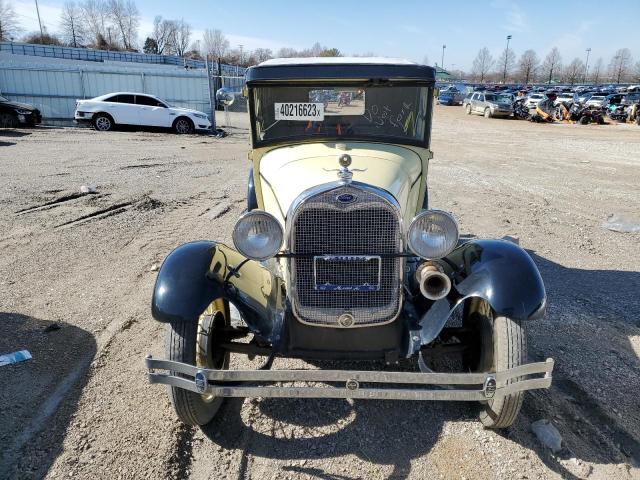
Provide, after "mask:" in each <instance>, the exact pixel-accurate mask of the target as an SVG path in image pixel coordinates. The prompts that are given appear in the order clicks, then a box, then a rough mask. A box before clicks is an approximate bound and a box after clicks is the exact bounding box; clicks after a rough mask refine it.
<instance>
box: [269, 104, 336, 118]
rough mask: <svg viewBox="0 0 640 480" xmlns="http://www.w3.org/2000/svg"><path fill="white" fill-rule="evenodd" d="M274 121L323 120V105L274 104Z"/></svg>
mask: <svg viewBox="0 0 640 480" xmlns="http://www.w3.org/2000/svg"><path fill="white" fill-rule="evenodd" d="M274 109H275V119H276V120H301V121H309V120H315V121H318V120H320V121H321V120H324V104H322V103H298V102H291V103H275V104H274Z"/></svg>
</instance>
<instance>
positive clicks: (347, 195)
mask: <svg viewBox="0 0 640 480" xmlns="http://www.w3.org/2000/svg"><path fill="white" fill-rule="evenodd" d="M339 197H340V198H341V199H346V200H347V201H340V200H338V198H339ZM286 238H287V242H288V251H289V252H290V253H291V254H292V257H290V259H289V268H288V271H289V282H288V283H289V291H290V293H291V304H292V307H293V313H294V314H295V316H296V318H297V319H298V320H299V321H300V322H302V323H305V324H308V325H314V326H320V327H332V328H354V327H369V326H375V325H383V324H386V323H389V322H392V321H393V320H395V319H396V318H397V317H398V315H399V313H400V310H401V308H402V278H403V264H404V260H403V258H402V257H401V256H394V254H399V253H402V251H403V248H404V245H403V230H402V215H401V211H400V207H399V205H398V203H397V201H396V200H395V199H394V198H393V196H391V195H390V194H389V193H387V192H385V191H384V190H381V189H377V188H375V187H372V186H370V185H366V184H362V183H359V182H335V183H332V184H325V185H320V186H317V187H314V188H312V189H309V190H307V191H305V192H303V193H302V194H301V195H300V196H299V197H298V198H297V199H296V200H295V201H294V202H293V204H292V205H291V208H290V209H289V213H288V215H287V233H286ZM321 256H329V257H331V258H330V260H331V261H335V262H336V263H335V264H334V265H335V270H336V272H334V273H331V272H327V270H328V269H325V272H324V274H325V275H328V277H331V280H340V277H344V278H343V280H344V283H346V284H349V283H352V284H353V283H355V284H358V283H359V284H362V285H369V287H368V289H366V291H363V290H362V289H359V288H358V287H356V286H351V287H343V288H340V287H337V289H334V290H331V289H330V290H322V289H318V288H317V283H316V282H317V281H319V279H318V278H317V277H316V275H318V272H317V270H316V268H317V260H318V257H321ZM343 257H344V259H345V262H342V263H340V259H341V258H343ZM349 257H363V258H364V257H366V259H365V260H363V259H362V258H349ZM373 258H377V259H379V264H377V265H375V264H374V265H370V266H369V268H364V265H363V264H362V263H360V264H359V263H358V261H359V260H362V261H367V260H368V261H371V260H372V259H373ZM348 260H356V261H355V262H347V261H348ZM329 265H331V264H329ZM358 265H359V266H360V267H361V268H356V267H358ZM375 271H377V272H379V273H378V277H377V280H378V283H377V285H375V287H376V288H373V287H371V284H370V283H369V282H370V281H371V280H372V277H371V276H372V275H374V273H372V272H375ZM345 317H351V318H352V320H350V321H349V323H348V324H347V323H345V322H343V321H342V318H345Z"/></svg>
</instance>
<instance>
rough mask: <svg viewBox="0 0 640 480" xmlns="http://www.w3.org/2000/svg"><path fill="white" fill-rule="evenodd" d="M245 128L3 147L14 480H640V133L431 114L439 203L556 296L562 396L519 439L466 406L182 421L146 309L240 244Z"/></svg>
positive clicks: (36, 134)
mask: <svg viewBox="0 0 640 480" xmlns="http://www.w3.org/2000/svg"><path fill="white" fill-rule="evenodd" d="M232 120H233V124H234V125H236V126H237V127H236V128H233V129H230V132H231V135H230V136H228V137H226V138H224V139H217V138H213V137H207V136H195V135H194V136H184V137H178V136H174V135H169V134H164V133H151V132H112V133H108V134H102V133H98V132H94V131H92V130H85V129H45V128H40V129H35V130H20V131H0V178H2V182H1V183H0V232H1V233H0V251H2V255H1V256H0V272H1V275H0V352H11V351H15V350H19V349H25V348H26V349H28V350H30V351H31V353H32V354H33V360H30V361H27V362H23V363H20V364H16V365H12V366H5V367H0V385H1V386H2V388H1V389H0V405H2V408H1V409H0V448H1V449H2V450H1V451H0V455H2V457H1V459H0V478H42V477H46V478H70V477H71V478H82V479H85V478H87V479H88V478H90V479H93V478H99V479H102V478H104V479H115V478H136V479H137V478H154V479H156V478H193V479H205V478H207V479H208V478H216V479H217V478H260V479H261V480H264V479H271V478H273V479H276V478H277V479H281V478H321V479H332V480H343V479H344V480H346V479H355V478H367V479H377V478H468V479H471V478H480V479H484V478H487V479H489V478H491V479H494V478H504V479H512V478H529V479H538V478H593V479H610V478H617V479H627V478H640V473H639V472H640V471H639V470H638V467H639V466H640V465H639V462H640V399H639V392H640V375H639V374H640V362H639V356H640V320H639V319H640V296H639V294H638V292H639V291H640V273H639V271H640V259H639V258H638V255H637V251H638V245H639V244H640V235H639V234H638V233H623V232H616V231H611V230H609V229H607V228H604V226H605V224H606V223H607V222H610V223H612V224H614V225H620V224H622V227H623V229H624V226H625V224H626V225H627V226H629V225H634V224H635V225H640V191H639V185H640V129H638V127H637V126H635V125H606V126H595V125H589V126H577V125H537V124H531V123H529V122H522V121H513V120H498V119H484V118H482V117H477V116H472V117H469V116H466V115H464V113H463V112H462V109H460V108H456V107H437V108H436V113H435V116H434V128H433V150H434V152H435V158H434V160H433V161H432V163H431V167H430V173H429V174H430V198H431V204H432V206H433V207H437V208H442V209H446V210H450V211H453V212H454V213H455V214H456V215H457V216H458V218H459V220H460V225H461V228H462V232H463V233H464V234H468V235H475V236H477V237H503V236H505V235H510V236H513V237H517V238H519V240H520V244H521V246H523V247H524V248H526V249H527V250H528V251H529V252H530V253H531V255H532V257H533V259H534V260H535V262H536V263H537V264H538V266H539V268H540V270H541V272H542V275H543V277H544V279H545V282H546V285H547V290H548V295H549V308H548V315H547V316H546V318H545V319H543V320H540V321H536V322H532V323H530V324H529V338H530V356H531V357H532V359H544V358H546V357H549V356H551V357H554V358H555V359H556V372H555V373H554V385H553V387H552V388H551V389H550V390H548V391H537V392H533V393H528V394H527V397H526V400H525V406H524V408H523V411H522V413H521V415H520V417H519V419H518V421H517V422H516V424H515V425H514V426H513V427H512V428H510V429H508V430H507V431H504V432H501V433H496V432H493V431H488V430H484V429H483V428H482V427H481V426H480V424H479V423H478V422H477V421H476V416H477V413H478V409H477V407H476V406H474V405H469V404H465V403H412V402H405V403H402V402H391V401H341V400H330V401H328V400H317V401H316V400H295V399H289V400H287V399H284V400H283V399H279V400H276V399H253V400H246V401H244V402H243V401H240V400H238V401H229V402H227V403H226V404H225V406H224V407H223V408H224V410H223V414H222V415H220V417H219V418H218V419H216V420H215V421H214V422H213V423H212V424H211V425H209V426H208V427H207V428H205V429H203V430H200V429H193V428H187V427H184V426H182V425H181V424H179V423H178V422H177V421H176V419H175V417H174V415H173V412H172V410H171V407H170V404H169V400H168V397H167V395H166V392H165V391H164V390H163V389H162V388H161V387H158V386H151V385H148V384H147V382H146V373H145V371H144V369H143V357H144V355H145V354H146V353H152V354H154V355H157V356H161V355H162V345H163V328H162V326H161V325H159V324H157V323H156V322H154V321H152V319H151V316H150V313H149V301H150V295H151V290H152V286H153V282H154V278H155V270H156V268H157V265H158V264H159V263H160V262H161V261H162V259H163V258H164V256H165V255H166V254H167V253H168V252H169V251H170V250H171V249H172V248H173V247H175V246H177V245H178V244H180V243H183V242H185V241H189V240H195V239H202V238H211V239H217V240H221V241H226V242H229V239H230V233H231V229H232V226H233V223H234V221H235V219H236V218H237V217H238V215H239V214H240V213H241V212H242V210H243V209H244V207H245V204H244V202H245V188H246V175H247V168H248V161H247V160H246V153H247V150H248V139H247V130H246V128H245V127H246V118H244V116H242V115H233V117H232ZM90 184H95V185H96V187H97V192H96V193H93V194H87V195H82V196H79V195H77V193H78V192H79V187H80V186H81V185H90ZM47 327H49V328H47ZM56 327H59V328H56ZM234 363H235V365H236V366H242V365H246V363H247V361H246V360H243V359H240V358H237V359H234ZM300 365H302V363H301V362H299V361H290V360H277V361H276V365H275V367H276V368H287V367H292V366H300ZM539 419H548V420H550V421H551V423H552V424H553V425H554V426H555V427H556V428H557V429H558V430H559V432H560V434H561V435H562V437H563V448H562V450H561V451H560V452H558V453H555V454H554V453H552V452H551V451H550V450H548V449H547V448H546V447H544V446H543V445H542V444H541V443H540V442H539V441H538V440H537V438H536V437H535V435H534V434H533V433H532V432H531V428H530V425H531V423H532V422H534V421H536V420H539Z"/></svg>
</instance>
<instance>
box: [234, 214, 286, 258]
mask: <svg viewBox="0 0 640 480" xmlns="http://www.w3.org/2000/svg"><path fill="white" fill-rule="evenodd" d="M258 215H260V216H262V217H266V218H267V219H269V220H270V221H272V222H273V223H274V224H275V225H277V227H278V232H279V235H280V241H279V243H278V246H277V248H275V249H274V251H273V253H269V254H267V255H261V256H256V255H247V253H246V252H245V251H243V249H242V248H241V247H240V246H239V239H238V237H237V235H238V226H239V225H240V224H241V223H242V222H243V221H246V220H247V218H249V217H252V216H258ZM231 237H232V239H233V245H234V247H235V248H236V250H237V251H238V252H240V253H241V254H242V255H243V256H245V257H246V258H248V259H250V260H255V261H257V262H263V261H265V260H268V259H270V258H273V257H274V256H275V255H276V254H277V253H278V252H279V251H280V250H282V245H283V244H284V230H283V229H282V225H281V224H280V222H279V221H278V219H277V218H276V217H275V216H274V215H272V214H271V213H269V212H267V211H265V210H259V209H255V210H250V211H248V212H244V213H243V214H242V215H240V217H239V218H238V220H237V221H236V224H235V225H234V226H233V233H232V235H231Z"/></svg>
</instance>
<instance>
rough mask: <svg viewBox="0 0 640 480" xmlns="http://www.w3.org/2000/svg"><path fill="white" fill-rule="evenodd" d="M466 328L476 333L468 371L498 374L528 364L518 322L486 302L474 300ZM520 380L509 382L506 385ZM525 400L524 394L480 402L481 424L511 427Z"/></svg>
mask: <svg viewBox="0 0 640 480" xmlns="http://www.w3.org/2000/svg"><path fill="white" fill-rule="evenodd" d="M464 324H465V326H469V327H471V328H473V330H475V332H476V335H475V339H474V340H475V342H474V345H473V346H472V348H471V350H470V351H471V352H472V353H471V355H470V356H469V357H467V358H466V359H464V360H465V364H466V365H465V366H466V367H467V368H468V369H469V370H472V371H476V372H497V371H504V370H508V369H510V368H513V367H517V366H519V365H522V364H524V363H526V362H527V338H526V331H525V329H524V326H523V325H522V324H521V323H520V322H519V321H517V320H514V319H511V318H508V317H503V316H499V315H496V314H495V313H494V312H493V310H492V309H491V307H490V306H489V304H488V303H487V302H486V301H484V300H481V299H474V301H473V302H472V303H471V305H470V306H469V309H468V310H467V314H466V315H465V319H464ZM474 347H475V348H474ZM474 353H475V354H474ZM518 380H520V379H519V378H515V379H511V380H508V381H507V384H508V383H512V382H516V381H518ZM523 399H524V392H518V393H514V394H511V395H507V396H505V397H501V398H496V399H492V400H488V401H486V402H481V403H482V405H483V407H482V410H481V411H480V421H481V422H482V424H483V425H484V426H485V427H488V428H495V429H499V428H507V427H510V426H511V425H512V424H513V422H515V420H516V418H517V417H518V414H519V413H520V409H521V407H522V401H523Z"/></svg>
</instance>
